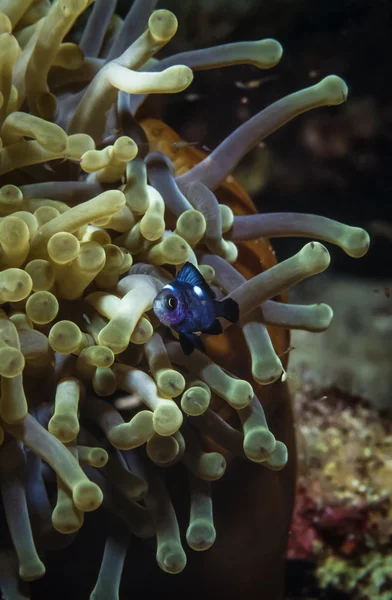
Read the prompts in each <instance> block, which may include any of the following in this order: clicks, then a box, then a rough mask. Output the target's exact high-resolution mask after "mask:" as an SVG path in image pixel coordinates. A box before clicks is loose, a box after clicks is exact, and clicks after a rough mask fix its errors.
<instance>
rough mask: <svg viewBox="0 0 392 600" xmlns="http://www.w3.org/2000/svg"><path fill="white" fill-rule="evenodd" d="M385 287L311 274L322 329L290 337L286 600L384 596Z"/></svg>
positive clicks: (389, 483)
mask: <svg viewBox="0 0 392 600" xmlns="http://www.w3.org/2000/svg"><path fill="white" fill-rule="evenodd" d="M390 287H391V288H392V286H391V284H390V283H388V282H385V281H383V282H374V281H367V282H366V281H363V280H352V281H350V280H347V279H345V280H342V279H339V278H334V277H332V278H331V277H326V278H322V277H320V278H318V281H315V282H312V285H311V286H310V285H306V286H303V287H301V286H299V289H298V290H297V289H296V291H295V300H296V301H301V302H306V301H307V300H310V299H311V301H312V302H314V301H317V300H318V297H317V296H318V295H320V298H321V297H322V299H323V301H326V302H328V303H329V304H330V305H331V306H332V308H333V310H334V319H333V322H332V325H331V327H330V329H329V330H328V331H327V332H325V333H321V334H318V333H317V334H315V333H306V332H294V334H293V336H292V342H291V346H292V350H291V354H290V362H289V371H288V376H289V384H290V387H291V390H292V394H293V402H294V410H295V414H296V423H297V426H296V427H297V444H298V459H299V464H298V475H299V477H298V491H297V500H296V507H295V512H294V518H293V523H292V529H291V536H290V545H289V554H288V572H287V596H286V598H287V600H294V599H295V600H297V599H300V598H301V600H311V599H312V600H313V599H316V598H320V599H321V598H322V599H324V600H332V599H350V600H351V599H353V600H367V599H369V600H391V599H392V501H391V491H392V419H391V409H392V396H391V390H392V369H391V346H392V338H391V336H390V333H391V331H392V299H391V298H390V292H389V289H390Z"/></svg>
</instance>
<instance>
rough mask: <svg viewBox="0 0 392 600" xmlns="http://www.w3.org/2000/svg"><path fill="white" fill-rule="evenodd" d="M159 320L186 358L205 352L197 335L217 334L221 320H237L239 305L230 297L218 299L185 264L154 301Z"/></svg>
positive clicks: (201, 277)
mask: <svg viewBox="0 0 392 600" xmlns="http://www.w3.org/2000/svg"><path fill="white" fill-rule="evenodd" d="M153 310H154V313H155V315H156V316H157V317H158V319H159V321H160V322H161V323H162V324H163V325H166V326H167V327H170V328H171V329H173V330H174V331H175V332H177V333H178V335H179V340H180V344H181V348H182V350H183V352H184V354H186V355H187V356H189V355H190V354H192V352H193V350H194V349H195V348H197V349H198V350H201V351H204V348H203V344H202V343H201V340H200V338H199V336H198V335H197V334H198V333H207V334H209V335H219V334H220V333H222V325H221V323H220V321H219V320H218V318H219V317H223V318H224V319H226V320H227V321H230V322H231V323H237V321H238V319H239V306H238V304H237V302H236V301H235V300H233V299H232V298H226V299H224V300H217V299H216V295H215V293H214V291H213V290H212V288H211V287H210V286H209V285H208V283H207V282H206V280H205V279H204V277H203V275H202V274H201V273H200V271H199V270H198V269H197V268H196V267H195V266H194V265H193V264H192V263H190V262H186V263H185V264H184V266H183V267H182V268H181V270H180V271H179V272H178V274H177V277H176V279H175V280H174V281H172V282H171V283H168V284H167V285H165V286H164V287H163V288H162V290H161V291H160V292H159V294H158V295H157V296H156V298H155V299H154V302H153Z"/></svg>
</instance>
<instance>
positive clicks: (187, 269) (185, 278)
mask: <svg viewBox="0 0 392 600" xmlns="http://www.w3.org/2000/svg"><path fill="white" fill-rule="evenodd" d="M176 280H177V281H180V282H181V283H188V284H189V285H193V286H197V287H199V288H201V289H202V290H203V292H206V293H208V294H210V296H211V297H212V298H215V294H214V292H213V291H212V289H211V288H210V286H209V285H208V283H207V282H206V280H205V279H204V277H203V275H202V274H201V273H200V271H199V270H198V269H196V267H195V266H194V265H192V263H190V262H186V263H185V264H184V266H183V267H182V268H181V270H180V271H179V272H178V275H177V277H176Z"/></svg>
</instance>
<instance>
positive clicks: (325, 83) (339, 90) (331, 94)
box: [315, 75, 348, 105]
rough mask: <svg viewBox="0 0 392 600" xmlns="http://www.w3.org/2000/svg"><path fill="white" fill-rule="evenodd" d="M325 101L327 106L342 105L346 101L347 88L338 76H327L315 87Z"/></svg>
mask: <svg viewBox="0 0 392 600" xmlns="http://www.w3.org/2000/svg"><path fill="white" fill-rule="evenodd" d="M315 87H317V88H318V89H319V90H320V92H321V93H322V95H323V96H324V97H325V99H326V101H327V102H326V103H327V104H328V105H336V104H342V103H343V102H346V101H347V97H348V86H347V84H346V82H345V81H344V79H342V78H341V77H338V75H328V77H325V78H324V79H322V80H321V81H320V82H319V83H317V84H316V86H315Z"/></svg>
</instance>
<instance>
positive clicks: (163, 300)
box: [153, 285, 187, 327]
mask: <svg viewBox="0 0 392 600" xmlns="http://www.w3.org/2000/svg"><path fill="white" fill-rule="evenodd" d="M186 306H187V302H186V298H185V294H184V292H182V291H181V289H178V288H177V286H174V285H165V287H164V288H162V290H161V291H160V292H159V294H158V296H157V297H156V298H155V300H154V302H153V310H154V313H155V314H156V316H157V317H158V319H159V320H160V322H161V323H162V324H163V325H166V326H168V327H175V326H176V325H178V324H179V323H181V322H182V321H183V320H184V319H185V317H186Z"/></svg>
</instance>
